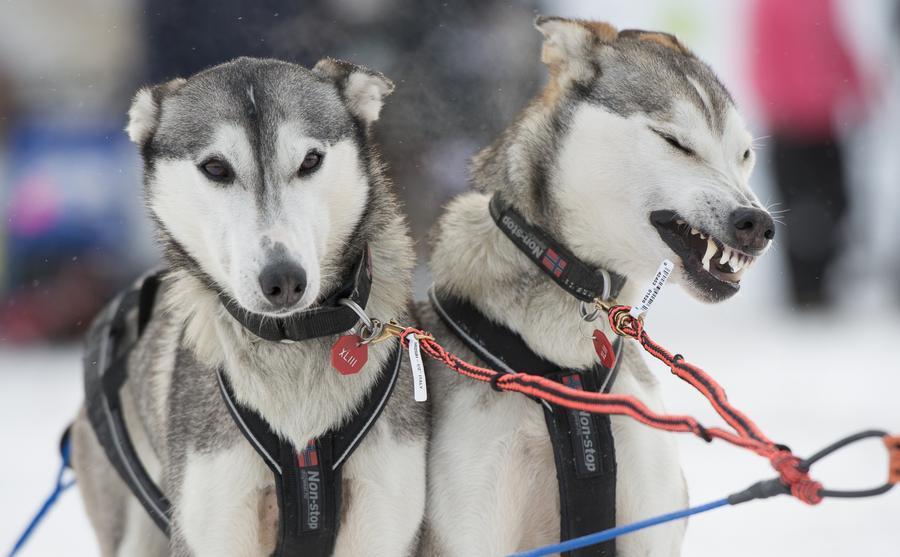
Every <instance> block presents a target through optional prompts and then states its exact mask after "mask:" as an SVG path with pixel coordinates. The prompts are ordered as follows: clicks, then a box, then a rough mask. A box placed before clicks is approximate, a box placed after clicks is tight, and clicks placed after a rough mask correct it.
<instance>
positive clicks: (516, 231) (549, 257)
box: [489, 193, 625, 303]
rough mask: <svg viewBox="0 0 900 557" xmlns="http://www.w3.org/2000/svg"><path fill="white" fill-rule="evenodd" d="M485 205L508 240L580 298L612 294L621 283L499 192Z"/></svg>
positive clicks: (593, 297)
mask: <svg viewBox="0 0 900 557" xmlns="http://www.w3.org/2000/svg"><path fill="white" fill-rule="evenodd" d="M489 206H490V211H491V217H493V219H494V222H495V223H496V224H497V226H498V227H499V228H500V230H502V231H503V233H504V234H506V236H507V237H508V238H509V239H510V240H512V243H513V244H515V246H516V247H517V248H519V250H520V251H521V252H522V253H524V254H525V255H527V256H528V258H529V259H531V260H532V261H533V262H534V263H535V264H536V265H537V266H538V268H540V269H541V270H542V271H544V273H546V275H547V276H548V277H550V278H551V279H553V281H554V282H555V283H556V284H558V285H559V286H560V288H562V289H563V290H565V291H566V292H568V293H569V294H571V295H572V296H575V297H576V298H578V299H579V300H581V301H582V302H587V303H590V302H593V301H594V300H595V299H597V298H599V299H601V300H609V299H612V298H615V297H616V296H617V295H618V294H619V291H620V290H621V289H622V286H624V285H625V277H622V276H620V275H617V274H615V273H611V272H609V271H607V270H605V269H595V268H594V267H591V266H590V265H588V264H587V263H585V262H583V261H582V260H580V259H578V257H576V256H575V254H574V253H572V252H571V251H569V249H568V248H566V247H565V246H563V245H562V244H561V243H559V242H557V241H556V239H555V238H553V237H552V236H551V235H550V234H548V233H547V232H545V231H544V230H542V229H540V228H538V227H537V226H534V225H533V224H530V223H529V222H528V221H527V220H525V217H523V216H522V214H521V213H519V212H518V211H516V210H515V209H514V208H513V206H512V205H510V204H509V203H507V202H506V201H504V200H503V199H502V198H501V197H500V194H499V193H496V194H494V196H493V197H492V198H491V202H490V205H489Z"/></svg>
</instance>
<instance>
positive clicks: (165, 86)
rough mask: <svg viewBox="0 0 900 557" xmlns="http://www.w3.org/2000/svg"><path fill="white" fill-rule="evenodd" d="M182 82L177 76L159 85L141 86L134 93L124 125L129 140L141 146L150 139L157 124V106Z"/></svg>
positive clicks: (178, 87) (183, 81)
mask: <svg viewBox="0 0 900 557" xmlns="http://www.w3.org/2000/svg"><path fill="white" fill-rule="evenodd" d="M184 83H185V80H184V79H182V78H180V77H179V78H176V79H172V80H170V81H167V82H165V83H161V84H159V85H153V86H151V87H142V88H141V89H139V90H138V92H137V93H135V95H134V99H133V100H132V101H131V108H129V109H128V125H127V126H125V131H126V132H127V133H128V138H129V139H131V141H133V142H134V143H136V144H137V145H141V146H143V145H144V144H145V143H146V142H147V140H148V139H150V137H151V136H152V135H153V131H154V130H155V129H156V126H157V124H159V107H160V106H161V105H162V100H163V98H164V97H165V96H166V95H168V94H171V93H174V92H175V91H177V90H178V89H180V88H181V86H182V85H184Z"/></svg>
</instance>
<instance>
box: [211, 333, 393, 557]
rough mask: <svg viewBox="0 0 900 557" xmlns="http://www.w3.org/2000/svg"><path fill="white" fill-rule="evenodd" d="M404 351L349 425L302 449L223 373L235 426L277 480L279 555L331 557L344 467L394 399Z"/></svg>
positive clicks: (221, 377) (220, 377)
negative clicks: (250, 403)
mask: <svg viewBox="0 0 900 557" xmlns="http://www.w3.org/2000/svg"><path fill="white" fill-rule="evenodd" d="M401 359H402V351H401V350H400V346H399V343H398V346H397V347H396V348H395V349H394V351H393V354H392V355H391V357H390V358H389V360H388V362H387V364H386V368H387V369H382V372H381V377H380V378H379V380H378V382H377V384H376V386H375V388H374V389H372V390H371V391H370V392H369V393H368V395H367V396H366V399H365V400H364V402H363V403H362V405H361V406H360V411H359V412H357V413H356V414H354V416H353V418H352V419H351V420H350V422H349V423H348V424H346V425H345V426H344V427H342V428H340V429H338V430H334V431H329V432H327V433H325V434H324V435H322V436H321V437H319V438H317V439H312V440H310V441H309V443H308V444H307V445H306V446H305V447H303V448H301V449H299V450H298V449H297V448H296V447H294V446H293V445H292V444H291V443H290V442H289V441H286V440H284V439H282V438H281V437H279V436H278V434H277V433H275V432H274V431H272V429H271V428H270V427H269V424H268V423H267V422H266V421H265V420H264V419H263V418H262V416H260V415H259V414H258V413H257V412H255V411H254V410H253V409H251V408H249V407H247V406H245V405H243V404H241V403H240V402H239V401H238V400H237V399H236V398H235V396H234V392H233V391H232V389H231V384H230V383H229V381H228V378H227V377H226V376H225V373H224V372H223V371H222V370H221V369H220V370H218V373H217V377H218V381H219V391H220V392H221V394H222V399H223V400H224V401H225V405H226V406H227V407H228V411H229V413H230V414H231V416H232V418H233V419H234V422H235V424H236V425H237V426H238V428H239V429H240V430H241V433H242V434H243V435H244V437H246V439H247V441H248V442H249V443H250V445H251V446H252V447H253V448H254V449H255V450H256V452H257V453H259V455H260V456H261V457H262V459H263V461H264V462H265V463H266V466H268V467H269V469H270V470H271V471H272V474H273V475H274V477H275V491H276V495H277V498H278V507H279V509H280V520H279V523H278V542H277V548H276V550H275V555H304V556H307V555H308V556H310V557H319V556H321V557H326V556H330V555H331V554H332V553H333V552H334V542H335V539H336V537H337V531H338V528H339V526H340V508H341V467H342V466H343V464H344V463H345V462H346V461H347V458H348V457H349V456H350V455H351V454H352V453H353V451H354V450H356V448H357V447H358V446H359V444H360V442H361V441H362V440H363V438H365V436H366V434H367V433H368V432H369V430H370V429H371V428H372V426H373V425H374V424H375V421H376V420H377V419H378V416H379V415H380V414H381V411H382V410H383V409H384V407H385V405H386V404H387V401H388V400H389V398H390V395H391V392H392V391H393V389H394V385H395V384H396V382H397V375H398V373H399V370H400V362H401Z"/></svg>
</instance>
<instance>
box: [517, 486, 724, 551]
mask: <svg viewBox="0 0 900 557" xmlns="http://www.w3.org/2000/svg"><path fill="white" fill-rule="evenodd" d="M727 504H728V498H725V499H719V500H718V501H713V502H711V503H706V504H705V505H699V506H697V507H691V508H689V509H682V510H680V511H675V512H672V513H669V514H663V515H659V516H654V517H653V518H648V519H646V520H641V521H640V522H633V523H631V524H626V525H624V526H619V527H617V528H610V529H608V530H603V531H602V532H597V533H595V534H588V535H586V536H581V537H580V538H572V539H571V540H566V541H564V542H561V543H558V544H554V545H548V546H545V547H539V548H537V549H531V550H528V551H523V552H521V553H514V554H512V555H510V556H509V557H543V556H544V555H552V554H554V553H562V552H563V551H572V550H574V549H580V548H582V547H587V546H589V545H595V544H598V543H603V542H605V541H609V540H611V539H614V538H617V537H619V536H624V535H625V534H630V533H631V532H636V531H638V530H643V529H644V528H649V527H650V526H656V525H657V524H664V523H666V522H671V521H673V520H678V519H680V518H686V517H688V516H691V515H694V514H700V513H704V512H706V511H711V510H713V509H717V508H719V507H724V506H725V505H727Z"/></svg>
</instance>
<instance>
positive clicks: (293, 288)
mask: <svg viewBox="0 0 900 557" xmlns="http://www.w3.org/2000/svg"><path fill="white" fill-rule="evenodd" d="M259 287H260V288H262V292H263V295H265V297H266V299H267V300H269V301H270V302H272V304H273V305H275V306H277V307H279V308H289V307H291V306H293V305H294V304H296V303H297V301H298V300H300V298H301V297H302V296H303V291H304V290H306V271H304V270H303V267H300V266H299V265H297V264H295V263H291V262H289V261H279V262H277V263H270V264H269V265H266V267H265V268H264V269H263V270H262V272H261V273H260V274H259Z"/></svg>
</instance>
